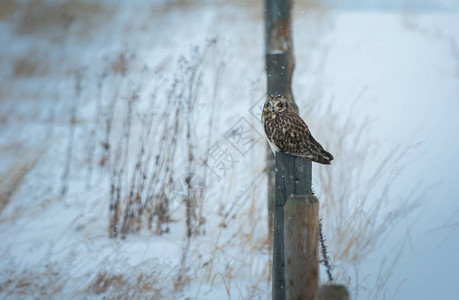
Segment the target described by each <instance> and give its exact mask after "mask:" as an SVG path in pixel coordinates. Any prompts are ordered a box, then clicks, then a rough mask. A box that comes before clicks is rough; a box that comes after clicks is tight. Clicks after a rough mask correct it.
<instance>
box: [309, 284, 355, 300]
mask: <svg viewBox="0 0 459 300" xmlns="http://www.w3.org/2000/svg"><path fill="white" fill-rule="evenodd" d="M316 299H317V300H349V292H348V291H347V289H346V287H345V286H344V285H339V284H325V285H323V286H321V287H320V290H319V292H318V293H317V297H316Z"/></svg>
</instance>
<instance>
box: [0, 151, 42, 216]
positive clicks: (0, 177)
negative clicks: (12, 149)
mask: <svg viewBox="0 0 459 300" xmlns="http://www.w3.org/2000/svg"><path fill="white" fill-rule="evenodd" d="M42 154H43V151H39V153H38V154H36V155H25V154H24V155H20V156H19V157H20V158H16V159H15V162H13V163H12V164H11V167H10V168H9V169H7V170H6V171H4V172H3V173H1V174H0V215H1V213H2V211H3V209H5V207H6V206H7V205H8V204H9V203H10V201H11V197H12V196H13V194H14V193H15V192H16V191H17V190H18V188H19V187H20V186H21V184H22V183H23V181H24V179H25V177H26V176H27V174H29V173H30V171H31V170H33V169H34V168H35V166H36V165H37V163H38V162H39V160H40V158H41V155H42Z"/></svg>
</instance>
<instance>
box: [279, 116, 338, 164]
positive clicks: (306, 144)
mask: <svg viewBox="0 0 459 300" xmlns="http://www.w3.org/2000/svg"><path fill="white" fill-rule="evenodd" d="M274 123H276V125H274V127H275V128H276V133H277V134H274V135H273V142H274V144H275V145H276V146H277V148H278V149H279V151H282V152H286V153H289V154H292V155H298V156H302V157H305V158H308V159H310V160H312V161H314V162H318V163H322V164H330V162H331V161H332V160H333V156H332V155H331V154H330V153H328V152H327V151H325V150H324V148H323V147H322V145H320V144H319V143H318V142H317V141H316V140H315V139H314V137H313V136H312V134H311V132H310V131H309V128H308V126H307V125H306V123H305V122H304V121H303V119H301V117H300V116H299V115H298V114H297V113H296V112H294V111H289V112H288V113H285V114H283V116H282V118H276V119H275V122H274Z"/></svg>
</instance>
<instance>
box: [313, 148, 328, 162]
mask: <svg viewBox="0 0 459 300" xmlns="http://www.w3.org/2000/svg"><path fill="white" fill-rule="evenodd" d="M332 160H333V155H331V154H330V153H329V152H327V151H325V150H322V151H321V152H320V154H319V155H317V156H316V157H314V158H313V159H312V161H315V162H317V163H319V164H324V165H329V164H330V163H331V161H332Z"/></svg>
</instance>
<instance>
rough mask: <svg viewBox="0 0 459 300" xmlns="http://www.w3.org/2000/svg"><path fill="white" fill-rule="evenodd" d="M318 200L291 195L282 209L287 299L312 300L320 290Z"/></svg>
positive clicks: (312, 197)
mask: <svg viewBox="0 0 459 300" xmlns="http://www.w3.org/2000/svg"><path fill="white" fill-rule="evenodd" d="M318 244H319V200H317V198H316V197H314V196H290V198H289V199H288V200H287V203H286V204H285V207H284V246H285V282H286V299H295V300H307V299H311V300H313V299H314V297H315V295H316V292H317V289H318V288H319V247H318Z"/></svg>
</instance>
